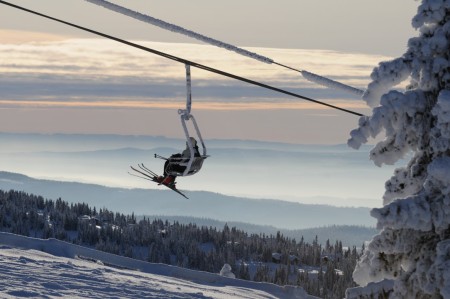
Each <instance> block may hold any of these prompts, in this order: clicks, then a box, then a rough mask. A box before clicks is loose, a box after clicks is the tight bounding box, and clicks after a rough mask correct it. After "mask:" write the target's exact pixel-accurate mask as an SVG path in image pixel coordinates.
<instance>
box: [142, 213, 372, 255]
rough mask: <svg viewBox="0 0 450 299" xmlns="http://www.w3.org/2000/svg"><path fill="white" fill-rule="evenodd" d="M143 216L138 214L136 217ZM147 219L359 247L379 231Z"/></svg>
mask: <svg viewBox="0 0 450 299" xmlns="http://www.w3.org/2000/svg"><path fill="white" fill-rule="evenodd" d="M143 217H144V216H138V219H141V218H143ZM145 217H146V218H147V219H150V220H152V219H162V220H168V221H169V222H170V223H173V222H175V221H176V222H178V223H180V224H186V225H187V224H190V223H195V224H196V225H198V226H207V227H215V228H217V229H223V227H224V226H225V224H226V225H228V227H230V228H231V227H236V228H237V229H240V230H243V231H245V232H247V233H249V234H265V235H274V236H275V235H276V234H277V232H280V233H281V234H283V235H284V236H285V237H289V238H292V239H295V240H296V241H299V240H300V239H301V238H302V237H303V239H304V240H305V241H306V242H309V243H312V242H313V240H314V239H315V238H316V236H317V240H318V241H319V243H320V244H325V242H326V241H327V240H329V241H330V243H331V244H334V243H335V242H336V241H337V240H338V241H341V242H342V244H343V246H347V247H352V246H357V247H360V246H361V245H362V244H363V243H364V242H366V241H370V240H371V239H372V237H373V236H374V235H376V234H377V233H378V232H379V231H378V230H377V229H376V228H374V227H367V226H359V225H330V226H321V227H312V228H304V229H280V228H277V227H275V226H273V225H257V224H250V223H244V222H237V221H219V220H214V219H209V218H196V217H187V216H149V215H145Z"/></svg>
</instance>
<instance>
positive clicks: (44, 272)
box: [0, 233, 314, 299]
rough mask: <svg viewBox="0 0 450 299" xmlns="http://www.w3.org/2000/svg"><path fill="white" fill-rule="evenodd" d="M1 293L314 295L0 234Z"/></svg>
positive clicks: (56, 295)
mask: <svg viewBox="0 0 450 299" xmlns="http://www.w3.org/2000/svg"><path fill="white" fill-rule="evenodd" d="M0 294H1V297H2V298H17V297H39V298H59V297H70V298H252V299H253V298H255V299H256V298H297V299H303V298H314V297H312V296H309V295H307V294H306V293H305V292H304V290H303V289H301V288H297V287H279V286H276V285H273V284H267V283H255V282H250V281H243V280H239V279H231V278H226V277H222V276H220V275H218V274H212V273H206V272H199V271H192V270H188V269H182V268H178V267H173V266H168V265H162V264H150V263H146V262H141V261H136V260H132V259H128V258H124V257H119V256H115V255H112V254H107V253H103V252H99V251H96V250H92V249H88V248H84V247H80V246H76V245H73V244H69V243H65V242H62V241H58V240H55V239H50V240H40V239H33V238H27V237H23V236H17V235H13V234H8V233H0Z"/></svg>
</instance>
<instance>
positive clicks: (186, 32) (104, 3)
mask: <svg viewBox="0 0 450 299" xmlns="http://www.w3.org/2000/svg"><path fill="white" fill-rule="evenodd" d="M85 1H88V2H90V3H93V4H96V5H99V6H102V7H104V8H106V9H109V10H112V11H115V12H117V13H120V14H123V15H126V16H129V17H131V18H134V19H136V20H140V21H143V22H145V23H148V24H151V25H154V26H157V27H160V28H162V29H165V30H169V31H172V32H176V33H180V34H183V35H186V36H188V37H191V38H195V39H197V40H199V41H202V42H205V43H208V44H210V45H213V46H217V47H219V48H224V49H226V50H229V51H233V52H236V53H238V54H241V55H244V56H247V57H250V58H253V59H256V60H259V61H261V62H264V63H269V64H270V63H273V60H272V59H270V58H268V57H265V56H262V55H259V54H256V53H253V52H250V51H248V50H245V49H242V48H239V47H236V46H233V45H230V44H228V43H224V42H222V41H219V40H216V39H213V38H210V37H207V36H204V35H202V34H199V33H197V32H194V31H192V30H188V29H185V28H183V27H181V26H178V25H174V24H170V23H168V22H165V21H163V20H160V19H157V18H154V17H152V16H149V15H145V14H142V13H140V12H137V11H133V10H130V9H128V8H126V7H123V6H120V5H117V4H114V3H111V2H108V1H105V0H85Z"/></svg>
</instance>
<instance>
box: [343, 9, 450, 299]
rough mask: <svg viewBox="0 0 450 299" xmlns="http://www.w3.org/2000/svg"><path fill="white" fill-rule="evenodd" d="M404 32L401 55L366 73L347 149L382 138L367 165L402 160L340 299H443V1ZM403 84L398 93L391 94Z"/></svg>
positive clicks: (448, 167) (447, 97)
mask: <svg viewBox="0 0 450 299" xmlns="http://www.w3.org/2000/svg"><path fill="white" fill-rule="evenodd" d="M412 25H413V27H414V28H416V29H418V31H419V34H418V37H414V38H411V39H410V40H409V42H408V48H407V51H406V53H405V54H404V55H403V56H402V57H400V58H397V59H394V60H392V61H388V62H383V63H380V65H379V66H378V67H377V68H375V69H374V71H373V73H372V75H371V78H372V82H371V83H370V84H369V86H368V88H367V90H366V92H365V94H364V96H363V98H364V99H365V100H366V102H367V103H368V105H369V106H371V107H372V108H373V111H372V115H371V116H363V117H361V118H360V120H359V128H357V129H355V130H353V131H352V132H351V138H350V139H349V142H348V144H349V145H350V146H351V147H353V148H359V147H360V146H361V145H362V144H363V143H366V142H367V140H368V139H369V138H371V137H372V138H374V137H376V136H378V135H379V134H380V133H382V132H384V133H385V134H386V138H385V139H384V140H383V141H381V142H379V143H378V144H377V145H376V146H375V147H374V148H373V149H372V151H371V153H370V158H371V159H372V160H373V161H374V163H375V164H376V165H378V166H381V165H382V164H393V163H395V162H397V161H398V160H399V159H401V158H406V157H407V158H408V159H410V160H409V162H408V163H407V165H406V166H405V167H402V168H399V169H396V170H395V173H394V175H393V176H392V177H391V178H390V179H389V180H388V181H387V182H386V185H385V187H386V192H385V194H384V196H383V200H384V206H383V207H382V208H377V209H373V210H372V211H371V215H372V216H373V217H375V218H377V220H378V228H379V229H382V231H381V233H380V234H379V235H377V236H375V237H374V239H373V240H372V241H371V242H370V244H369V245H368V248H367V250H366V252H365V254H364V255H363V256H362V258H361V259H360V261H359V263H358V265H357V266H356V269H355V271H354V274H353V278H354V280H355V282H356V283H358V284H359V285H360V286H362V287H360V288H356V289H350V290H348V291H347V297H348V298H379V297H381V298H386V296H389V298H442V297H443V298H450V59H449V55H450V0H422V3H421V4H420V5H419V8H418V12H417V15H416V16H415V17H414V18H413V20H412ZM407 79H409V80H410V84H409V85H408V86H407V88H406V91H405V92H399V91H394V90H391V88H392V87H394V86H395V85H397V84H398V83H400V82H403V81H405V80H407ZM370 296H373V297H370ZM383 296H384V297H383Z"/></svg>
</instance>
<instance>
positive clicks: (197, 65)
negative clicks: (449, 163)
mask: <svg viewBox="0 0 450 299" xmlns="http://www.w3.org/2000/svg"><path fill="white" fill-rule="evenodd" d="M0 4H4V5H7V6H10V7H14V8H16V9H19V10H22V11H26V12H28V13H31V14H34V15H38V16H40V17H43V18H46V19H50V20H53V21H56V22H59V23H62V24H65V25H68V26H71V27H74V28H77V29H80V30H83V31H86V32H90V33H92V34H95V35H98V36H102V37H104V38H107V39H111V40H114V41H116V42H119V43H122V44H125V45H127V46H130V47H134V48H137V49H140V50H143V51H146V52H150V53H153V54H156V55H159V56H162V57H165V58H167V59H171V60H174V61H177V62H179V63H183V64H188V65H190V66H193V67H196V68H199V69H202V70H205V71H208V72H211V73H215V74H219V75H222V76H225V77H228V78H233V79H236V80H239V81H242V82H246V83H249V84H252V85H256V86H259V87H263V88H265V89H269V90H272V91H276V92H279V93H283V94H286V95H290V96H293V97H296V98H300V99H303V100H306V101H310V102H313V103H316V104H319V105H323V106H327V107H329V108H333V109H337V110H340V111H343V112H346V113H349V114H353V115H356V116H363V114H361V113H358V112H355V111H352V110H348V109H345V108H341V107H338V106H335V105H331V104H328V103H325V102H322V101H318V100H314V99H312V98H309V97H306V96H302V95H299V94H297V93H293V92H290V91H287V90H284V89H280V88H277V87H274V86H271V85H267V84H264V83H261V82H258V81H254V80H251V79H248V78H245V77H241V76H237V75H234V74H231V73H228V72H225V71H222V70H219V69H215V68H212V67H209V66H206V65H203V64H200V63H196V62H193V61H190V60H187V59H183V58H180V57H177V56H174V55H171V54H168V53H164V52H161V51H158V50H154V49H151V48H148V47H145V46H142V45H140V44H136V43H133V42H129V41H126V40H124V39H120V38H117V37H115V36H112V35H109V34H105V33H102V32H99V31H96V30H92V29H89V28H86V27H83V26H79V25H76V24H73V23H70V22H67V21H64V20H61V19H57V18H54V17H51V16H48V15H45V14H42V13H39V12H36V11H33V10H30V9H27V8H25V7H22V6H18V5H15V4H12V3H9V2H6V1H3V0H0Z"/></svg>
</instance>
